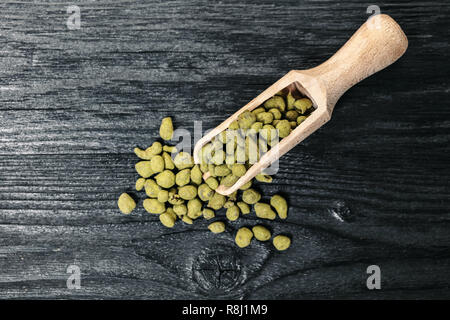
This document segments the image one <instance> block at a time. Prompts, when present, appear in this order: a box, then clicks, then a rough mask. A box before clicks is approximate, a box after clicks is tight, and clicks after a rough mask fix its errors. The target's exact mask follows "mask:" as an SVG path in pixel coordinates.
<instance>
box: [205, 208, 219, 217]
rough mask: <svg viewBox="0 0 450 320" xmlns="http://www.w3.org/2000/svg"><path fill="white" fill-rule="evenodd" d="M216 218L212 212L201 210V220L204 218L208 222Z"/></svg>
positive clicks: (206, 209)
mask: <svg viewBox="0 0 450 320" xmlns="http://www.w3.org/2000/svg"><path fill="white" fill-rule="evenodd" d="M215 216H216V214H215V213H214V210H211V209H208V208H205V209H203V218H205V219H206V220H210V219H212V218H214V217H215Z"/></svg>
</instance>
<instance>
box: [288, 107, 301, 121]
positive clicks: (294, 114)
mask: <svg viewBox="0 0 450 320" xmlns="http://www.w3.org/2000/svg"><path fill="white" fill-rule="evenodd" d="M298 116H299V114H298V112H297V111H295V110H289V111H288V112H286V114H285V117H286V119H288V120H289V121H296V120H297V118H298Z"/></svg>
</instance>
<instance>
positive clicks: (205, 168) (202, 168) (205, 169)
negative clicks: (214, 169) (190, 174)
mask: <svg viewBox="0 0 450 320" xmlns="http://www.w3.org/2000/svg"><path fill="white" fill-rule="evenodd" d="M208 170H209V169H208V165H207V164H206V163H203V162H202V163H200V171H201V172H202V173H206V172H208Z"/></svg>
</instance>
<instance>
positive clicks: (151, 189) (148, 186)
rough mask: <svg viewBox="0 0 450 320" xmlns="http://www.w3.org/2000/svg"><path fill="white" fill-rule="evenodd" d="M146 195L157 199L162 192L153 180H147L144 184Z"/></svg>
mask: <svg viewBox="0 0 450 320" xmlns="http://www.w3.org/2000/svg"><path fill="white" fill-rule="evenodd" d="M144 188H145V193H146V194H147V196H149V197H150V198H157V197H158V193H159V191H160V190H161V188H160V187H159V185H158V184H157V183H156V182H155V180H153V179H147V180H146V181H145V184H144Z"/></svg>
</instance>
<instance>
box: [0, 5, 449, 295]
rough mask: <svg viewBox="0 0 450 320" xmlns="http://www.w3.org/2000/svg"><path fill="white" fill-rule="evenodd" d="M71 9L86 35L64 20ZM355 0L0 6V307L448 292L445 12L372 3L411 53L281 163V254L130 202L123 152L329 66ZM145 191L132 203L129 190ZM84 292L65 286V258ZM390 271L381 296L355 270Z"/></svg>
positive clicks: (360, 11)
mask: <svg viewBox="0 0 450 320" xmlns="http://www.w3.org/2000/svg"><path fill="white" fill-rule="evenodd" d="M69 5H78V7H79V8H80V14H81V28H80V29H74V30H71V29H69V28H68V27H67V20H68V17H69V16H70V14H68V13H67V11H66V10H67V7H68V6H69ZM367 5H368V4H367V3H360V2H359V1H299V0H295V1H294V0H290V1H275V0H263V1H245V2H244V1H236V0H234V1H220V2H219V1H210V0H208V1H207V0H203V1H199V0H183V1H181V0H177V1H116V2H113V3H111V2H110V1H58V2H54V1H30V2H25V1H24V2H22V1H20V2H17V1H14V2H10V3H8V2H6V3H5V2H2V3H1V4H0V12H1V13H0V14H1V20H0V45H1V50H0V125H1V126H0V298H67V299H78V298H95V299H105V298H131V299H191V298H194V299H197V298H199V299H203V298H238V299H266V298H275V299H299V298H369V299H380V298H388V299H391V298H392V299H393V298H450V276H449V272H450V212H449V209H450V194H449V193H450V192H449V179H450V168H449V160H450V157H449V153H450V147H449V139H450V109H449V103H450V98H449V90H450V85H449V73H450V63H449V60H450V54H449V42H448V34H447V33H448V28H449V14H450V4H449V3H448V2H447V3H445V1H441V2H430V3H428V2H419V1H417V2H415V3H414V2H410V1H408V2H405V3H402V1H396V2H393V3H387V2H383V3H378V5H379V6H380V8H381V12H382V13H387V14H390V15H391V16H392V17H393V18H394V19H396V20H397V21H398V22H399V24H400V25H401V26H402V27H403V28H404V30H405V33H406V34H407V36H408V38H409V49H408V51H407V52H406V54H405V55H404V56H403V57H402V58H401V59H400V60H399V61H398V62H396V63H395V64H394V65H392V66H391V67H389V68H388V69H386V70H384V71H382V72H380V73H379V74H376V75H375V76H372V77H371V78H369V79H367V80H365V81H363V82H362V83H360V84H358V85H357V86H356V87H354V88H353V89H352V90H350V91H349V92H348V93H346V94H345V95H344V96H343V97H342V98H341V100H340V101H339V103H338V105H337V106H336V109H335V111H334V114H333V118H332V120H331V121H330V122H329V123H328V124H327V125H325V126H324V127H323V128H321V129H320V130H319V131H318V132H316V133H315V134H314V135H313V136H311V137H310V138H309V139H307V140H306V141H305V142H304V143H302V144H301V145H299V146H297V147H296V148H295V149H293V150H292V151H290V152H289V153H288V154H287V155H286V156H284V157H283V158H282V160H281V162H280V166H281V168H280V172H279V173H278V174H277V176H276V178H275V180H274V183H273V184H271V185H264V186H260V189H262V190H263V191H264V192H265V193H266V194H267V195H271V194H274V193H275V192H277V191H279V192H281V193H283V194H284V195H286V196H287V198H288V200H289V203H290V211H289V217H288V219H287V220H286V221H278V220H277V221H273V222H270V223H269V226H270V227H271V229H272V230H273V232H274V233H287V234H290V235H291V236H292V239H293V243H292V247H291V248H290V249H289V250H288V251H287V252H284V253H278V252H276V251H274V249H273V247H272V246H271V244H265V243H258V242H256V241H254V242H253V243H252V245H251V246H250V247H248V248H246V249H244V250H240V249H237V247H236V246H235V245H234V243H233V231H234V230H236V228H238V227H240V226H243V225H253V224H255V223H256V222H257V221H258V220H257V219H256V217H255V216H254V214H252V215H249V216H246V217H245V218H241V219H240V220H238V221H237V222H235V223H229V232H226V233H223V234H221V235H213V234H212V233H210V232H209V231H208V230H207V229H206V227H207V224H208V223H207V222H206V221H197V222H196V223H195V224H194V225H192V226H188V225H184V224H181V223H179V224H177V225H176V227H175V228H173V229H167V228H165V227H163V226H162V225H161V224H160V223H159V220H158V218H157V217H155V216H152V215H149V214H147V213H146V212H144V210H143V208H142V207H141V203H139V208H138V209H137V210H136V211H135V212H134V213H133V214H132V215H129V216H125V215H122V214H120V213H119V211H118V209H117V205H116V200H117V198H118V196H119V195H120V193H122V192H124V191H133V185H134V182H135V179H136V178H137V175H136V173H135V171H134V163H135V162H136V161H137V159H136V157H135V156H134V154H133V152H132V150H133V148H134V147H135V146H143V147H144V146H146V145H148V144H149V143H150V142H152V141H153V140H154V139H155V138H156V137H157V135H158V127H159V122H160V120H161V119H162V117H165V116H173V117H174V121H175V125H176V126H177V127H179V128H180V127H182V128H186V129H188V130H193V121H194V120H203V124H204V127H205V129H206V128H211V127H213V126H215V125H217V124H219V123H220V122H221V121H222V120H223V119H224V118H225V117H227V116H229V115H230V114H231V113H232V112H234V111H235V110H236V109H237V108H239V107H240V106H242V105H244V104H246V103H247V102H248V101H249V100H251V99H252V98H253V97H254V96H256V95H257V94H259V93H260V92H261V91H262V90H264V89H265V88H266V87H268V86H269V85H270V84H271V83H273V82H274V81H276V80H277V79H278V78H280V77H281V76H283V75H284V74H285V73H287V72H288V71H289V70H291V69H305V68H309V67H312V66H314V65H316V64H318V63H320V62H322V61H324V60H325V59H327V58H328V57H329V56H331V55H332V54H333V53H334V52H335V51H336V50H337V49H338V48H339V47H340V46H341V45H342V44H343V43H344V42H345V41H346V40H347V39H348V37H349V36H351V34H352V33H353V32H354V31H355V30H356V29H357V28H358V27H359V25H361V24H362V23H363V22H364V21H365V20H366V19H367V17H368V16H369V14H367V13H366V9H367ZM139 197H140V199H143V196H142V195H139ZM70 265H77V266H79V267H80V269H81V273H82V274H81V289H79V290H73V289H72V290H70V289H68V288H67V287H66V280H67V278H68V276H69V274H67V273H66V271H67V268H68V266H70ZM369 265H378V266H379V267H380V268H381V290H368V289H367V287H366V279H367V277H368V276H369V275H368V274H367V273H366V269H367V267H368V266H369Z"/></svg>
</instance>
